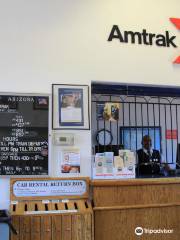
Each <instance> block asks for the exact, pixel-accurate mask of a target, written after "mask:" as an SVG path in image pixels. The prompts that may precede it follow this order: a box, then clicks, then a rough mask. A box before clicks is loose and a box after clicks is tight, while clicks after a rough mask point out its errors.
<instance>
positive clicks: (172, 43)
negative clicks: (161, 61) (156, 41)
mask: <svg viewBox="0 0 180 240" xmlns="http://www.w3.org/2000/svg"><path fill="white" fill-rule="evenodd" d="M175 38H176V36H172V37H171V38H169V32H168V31H166V43H167V47H170V45H172V46H173V47H175V48H177V46H176V44H175V43H174V42H173V40H174V39H175Z"/></svg>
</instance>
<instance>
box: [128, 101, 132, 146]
mask: <svg viewBox="0 0 180 240" xmlns="http://www.w3.org/2000/svg"><path fill="white" fill-rule="evenodd" d="M128 106H129V126H130V127H131V108H130V104H128ZM129 137H130V149H131V128H130V136H129Z"/></svg>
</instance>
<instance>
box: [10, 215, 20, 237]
mask: <svg viewBox="0 0 180 240" xmlns="http://www.w3.org/2000/svg"><path fill="white" fill-rule="evenodd" d="M12 224H13V226H14V228H15V229H16V231H17V233H18V234H17V235H15V234H13V233H12V232H10V238H11V240H19V238H20V231H19V230H20V229H19V227H20V217H18V216H12Z"/></svg>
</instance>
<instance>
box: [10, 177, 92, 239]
mask: <svg viewBox="0 0 180 240" xmlns="http://www.w3.org/2000/svg"><path fill="white" fill-rule="evenodd" d="M88 193H89V179H88V178H74V179H69V178H68V179H62V178H61V179H60V178H59V179H58V178H46V179H42V178H38V179H34V178H31V179H27V178H26V179H19V178H17V179H12V180H11V207H10V208H11V214H12V222H13V225H14V227H15V228H16V230H17V232H18V234H17V235H11V240H52V239H53V240H86V239H88V240H91V239H94V238H93V211H92V206H91V202H90V200H89V194H88ZM50 194H51V195H50Z"/></svg>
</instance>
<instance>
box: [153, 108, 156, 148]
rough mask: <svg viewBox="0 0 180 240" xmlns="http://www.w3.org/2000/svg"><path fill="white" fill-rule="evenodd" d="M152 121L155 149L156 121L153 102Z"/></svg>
mask: <svg viewBox="0 0 180 240" xmlns="http://www.w3.org/2000/svg"><path fill="white" fill-rule="evenodd" d="M153 122H154V149H156V129H155V125H156V121H155V109H154V104H153Z"/></svg>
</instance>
